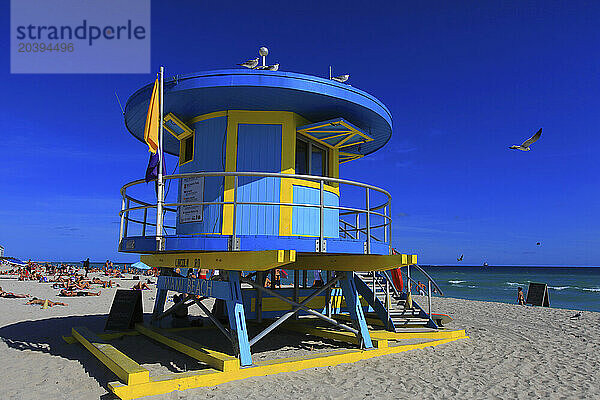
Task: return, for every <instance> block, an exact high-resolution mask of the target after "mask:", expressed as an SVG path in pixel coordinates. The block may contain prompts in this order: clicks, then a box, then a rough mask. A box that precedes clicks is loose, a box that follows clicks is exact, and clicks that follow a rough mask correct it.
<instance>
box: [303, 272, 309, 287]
mask: <svg viewBox="0 0 600 400" xmlns="http://www.w3.org/2000/svg"><path fill="white" fill-rule="evenodd" d="M307 286H308V271H307V270H305V269H304V270H302V287H303V288H304V289H306V287H307Z"/></svg>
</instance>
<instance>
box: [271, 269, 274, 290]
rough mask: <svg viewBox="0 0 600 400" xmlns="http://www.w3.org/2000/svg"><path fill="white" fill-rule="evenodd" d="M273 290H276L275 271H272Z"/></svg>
mask: <svg viewBox="0 0 600 400" xmlns="http://www.w3.org/2000/svg"><path fill="white" fill-rule="evenodd" d="M271 289H275V269H272V270H271Z"/></svg>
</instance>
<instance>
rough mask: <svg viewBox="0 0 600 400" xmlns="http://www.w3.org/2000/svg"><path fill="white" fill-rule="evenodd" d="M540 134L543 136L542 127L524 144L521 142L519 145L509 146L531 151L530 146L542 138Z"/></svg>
mask: <svg viewBox="0 0 600 400" xmlns="http://www.w3.org/2000/svg"><path fill="white" fill-rule="evenodd" d="M540 136H542V128H540V130H539V131H537V132H536V133H535V135H533V136H532V137H530V138H529V139H527V140H526V141H524V142H523V144H521V145H519V146H517V145H513V146H510V147H509V148H510V149H514V150H521V151H529V150H531V149H530V148H529V146H531V145H532V144H534V143H535V142H537V140H538V139H539V138H540Z"/></svg>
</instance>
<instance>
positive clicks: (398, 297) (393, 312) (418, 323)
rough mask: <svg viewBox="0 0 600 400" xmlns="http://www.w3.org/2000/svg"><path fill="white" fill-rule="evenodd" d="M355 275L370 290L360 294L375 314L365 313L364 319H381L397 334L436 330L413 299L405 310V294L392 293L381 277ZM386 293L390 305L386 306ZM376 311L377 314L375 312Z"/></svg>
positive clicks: (368, 273)
mask: <svg viewBox="0 0 600 400" xmlns="http://www.w3.org/2000/svg"><path fill="white" fill-rule="evenodd" d="M356 275H357V277H358V278H359V279H360V280H362V281H363V282H364V284H365V285H366V286H367V287H368V288H369V289H370V290H369V292H368V293H361V294H362V295H363V297H364V298H366V300H367V302H369V304H370V305H371V307H372V308H373V309H374V310H375V312H372V313H367V315H366V317H367V318H368V319H381V320H382V321H383V322H384V326H385V325H388V329H389V330H392V331H395V332H398V331H400V330H402V329H403V328H417V327H429V328H437V326H436V325H435V323H434V322H433V320H431V319H430V318H429V315H427V313H426V312H425V311H424V310H423V309H422V308H421V307H420V306H419V305H418V304H417V303H416V302H415V301H414V299H413V302H412V303H413V304H412V307H411V308H406V306H405V305H406V298H405V294H404V293H396V292H394V291H393V290H392V288H391V287H390V285H386V283H387V282H386V279H385V278H384V277H383V276H381V275H378V274H373V273H372V272H357V273H356ZM373 280H375V282H373ZM373 289H374V290H373ZM373 293H374V296H373ZM388 293H389V303H390V304H386V302H387V301H386V300H387V297H388ZM369 297H370V298H369ZM377 303H379V304H380V305H381V306H383V310H384V312H385V314H383V315H382V311H381V308H380V307H378V305H377ZM378 309H379V312H377V311H378ZM386 320H387V321H388V324H386V323H385V321H386ZM390 322H391V324H390ZM389 325H392V326H389Z"/></svg>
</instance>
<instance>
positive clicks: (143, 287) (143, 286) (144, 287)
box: [131, 281, 150, 290]
mask: <svg viewBox="0 0 600 400" xmlns="http://www.w3.org/2000/svg"><path fill="white" fill-rule="evenodd" d="M131 289H133V290H150V287H149V286H148V285H147V284H146V283H144V282H142V281H139V282H138V283H136V284H135V285H133V286H132V287H131Z"/></svg>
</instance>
